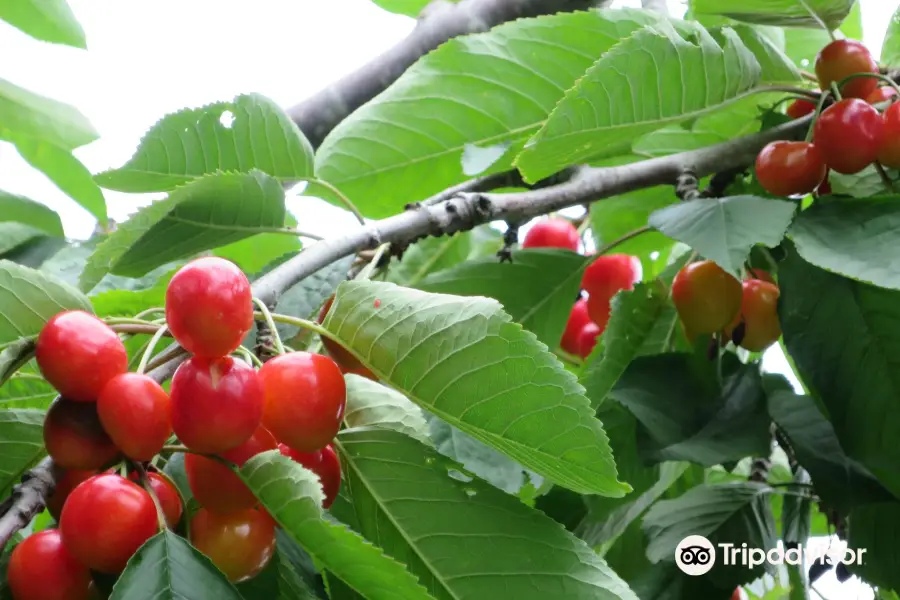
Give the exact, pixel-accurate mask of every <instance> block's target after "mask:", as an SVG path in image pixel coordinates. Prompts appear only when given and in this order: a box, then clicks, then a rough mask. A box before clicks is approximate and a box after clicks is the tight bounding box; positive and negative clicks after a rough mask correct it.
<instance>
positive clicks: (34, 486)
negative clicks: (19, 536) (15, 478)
mask: <svg viewBox="0 0 900 600" xmlns="http://www.w3.org/2000/svg"><path fill="white" fill-rule="evenodd" d="M60 473H61V471H60V469H59V468H58V467H57V466H56V465H55V464H54V463H53V461H52V460H50V458H49V457H47V458H45V459H43V460H42V461H41V462H39V463H38V464H37V466H36V467H35V468H33V469H32V470H31V471H29V472H28V473H27V474H26V475H25V477H23V478H22V483H20V484H18V485H16V486H15V487H14V488H13V492H12V495H10V497H9V498H7V501H6V502H4V503H3V504H2V505H0V512H2V515H0V550H2V549H3V548H4V547H5V546H6V543H7V542H8V541H9V540H10V539H11V538H12V536H14V535H15V534H16V532H17V531H19V530H20V529H24V528H25V527H27V526H28V524H29V523H31V520H32V519H33V518H34V517H35V515H37V514H38V513H39V512H41V511H42V510H44V499H45V498H47V497H48V496H49V495H50V494H51V493H53V489H54V488H55V487H56V481H57V478H58V477H59V476H60Z"/></svg>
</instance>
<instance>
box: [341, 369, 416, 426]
mask: <svg viewBox="0 0 900 600" xmlns="http://www.w3.org/2000/svg"><path fill="white" fill-rule="evenodd" d="M344 380H345V381H346V382H347V408H346V410H345V411H344V423H346V425H347V427H386V428H388V429H394V430H396V431H400V432H401V433H405V434H406V435H409V436H411V437H414V438H417V439H419V440H420V441H424V442H425V443H430V442H428V423H427V422H426V421H425V416H424V415H423V414H422V409H421V408H419V407H418V406H416V405H415V404H413V403H412V402H410V401H409V400H408V399H407V398H406V397H404V396H403V395H402V394H399V393H397V392H396V391H394V390H392V389H391V388H389V387H386V386H383V385H381V384H380V383H378V382H376V381H372V380H370V379H367V378H365V377H360V376H359V375H353V374H352V373H351V374H347V375H344Z"/></svg>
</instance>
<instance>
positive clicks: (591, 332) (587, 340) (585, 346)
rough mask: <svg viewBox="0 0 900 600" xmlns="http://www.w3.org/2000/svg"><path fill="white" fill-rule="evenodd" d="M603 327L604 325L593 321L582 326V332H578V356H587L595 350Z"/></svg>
mask: <svg viewBox="0 0 900 600" xmlns="http://www.w3.org/2000/svg"><path fill="white" fill-rule="evenodd" d="M603 329H604V328H603V327H600V326H599V325H597V324H596V323H593V322H592V323H588V324H587V325H585V326H584V327H582V329H581V333H579V334H578V356H580V357H581V358H587V357H588V356H590V355H591V352H593V351H594V347H595V346H596V345H597V339H598V338H599V337H600V334H602V333H603Z"/></svg>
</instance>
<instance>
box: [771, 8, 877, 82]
mask: <svg viewBox="0 0 900 600" xmlns="http://www.w3.org/2000/svg"><path fill="white" fill-rule="evenodd" d="M861 5H862V2H854V3H853V8H851V9H850V14H849V15H848V16H847V18H846V19H844V21H843V23H841V26H840V28H839V31H840V32H841V33H842V34H843V35H844V37H846V38H850V39H853V40H861V39H863V31H862V11H861V9H860V6H861ZM782 31H784V38H785V53H786V54H787V55H788V56H789V57H791V59H792V60H793V61H794V63H795V64H796V65H798V66H799V67H801V68H804V69H806V70H807V71H813V70H814V67H815V62H816V55H817V54H818V53H819V50H821V49H822V48H824V47H825V46H827V45H828V44H829V43H830V42H831V36H830V35H829V33H828V31H826V30H824V29H822V28H816V29H802V28H797V27H786V28H784V29H783V30H782Z"/></svg>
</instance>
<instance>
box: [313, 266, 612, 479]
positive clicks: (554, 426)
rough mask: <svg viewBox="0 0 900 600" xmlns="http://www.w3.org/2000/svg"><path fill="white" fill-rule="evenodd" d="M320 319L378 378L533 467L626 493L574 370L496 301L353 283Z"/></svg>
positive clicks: (549, 475)
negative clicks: (570, 371) (323, 320)
mask: <svg viewBox="0 0 900 600" xmlns="http://www.w3.org/2000/svg"><path fill="white" fill-rule="evenodd" d="M376 300H379V301H380V302H375V301H376ZM323 325H324V327H325V328H326V329H328V331H330V332H331V333H332V334H334V335H335V336H336V337H337V339H338V341H339V342H340V343H341V344H342V345H343V346H345V347H346V348H348V349H350V350H351V351H352V352H353V353H354V354H355V355H356V356H357V357H358V358H360V359H361V360H362V362H363V363H364V364H365V366H366V367H368V368H369V369H370V370H372V371H373V373H375V374H376V375H377V376H378V377H379V379H381V380H382V381H385V382H388V383H389V384H390V385H391V387H393V388H395V389H396V390H397V391H399V392H401V393H402V394H404V395H405V396H406V397H407V398H409V399H410V400H412V401H413V402H415V403H416V404H418V405H419V406H421V407H422V408H424V409H425V410H427V411H429V412H431V413H433V414H435V415H436V416H438V417H440V418H441V419H443V420H444V421H446V422H447V423H449V424H451V425H453V426H454V427H457V428H458V429H460V430H462V431H463V432H465V433H468V434H469V435H471V436H472V437H474V438H475V439H477V440H479V441H481V442H483V443H485V444H487V445H489V446H492V447H493V448H495V449H497V450H500V451H501V452H503V453H504V454H506V455H507V456H509V457H510V458H513V459H514V460H517V461H519V462H520V463H522V464H523V465H524V466H525V467H527V468H529V469H531V470H533V471H535V472H536V473H538V474H540V475H543V476H545V477H547V478H549V479H551V480H553V481H554V482H556V483H558V484H560V485H562V486H564V487H567V488H569V489H571V490H573V491H576V492H581V493H589V494H603V495H609V496H619V495H622V494H624V493H627V492H628V491H629V487H628V486H627V485H625V484H622V483H620V482H618V481H617V479H616V470H615V463H614V462H613V459H612V455H611V454H610V451H609V444H608V441H607V439H606V435H605V434H604V433H603V428H602V425H601V423H600V422H599V421H597V420H596V419H595V418H594V417H593V414H592V411H591V409H590V405H589V403H588V400H587V398H585V396H584V389H583V388H582V387H581V386H580V385H578V382H577V381H576V379H575V376H574V375H572V374H571V373H569V372H568V371H566V370H565V369H564V367H563V366H562V364H560V362H559V361H558V360H557V359H556V358H555V357H554V356H553V355H552V354H550V353H549V352H547V350H546V347H545V346H544V345H543V344H541V343H539V342H538V341H537V340H536V339H535V337H534V335H533V334H531V333H529V332H527V331H523V330H522V328H521V326H520V325H518V324H516V323H513V322H511V320H510V317H509V315H507V314H506V313H504V312H503V311H502V310H501V309H500V306H499V305H498V304H497V302H496V301H494V300H490V299H487V298H481V297H473V298H462V297H457V296H446V295H442V294H430V293H426V292H421V291H417V290H411V289H407V288H401V287H398V286H396V285H394V284H391V283H382V282H374V281H365V282H364V281H349V282H345V283H342V284H341V285H340V286H339V287H338V293H337V296H336V298H335V301H334V304H333V305H332V307H331V310H330V311H329V313H328V317H327V318H326V319H325V322H324V323H323Z"/></svg>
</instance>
